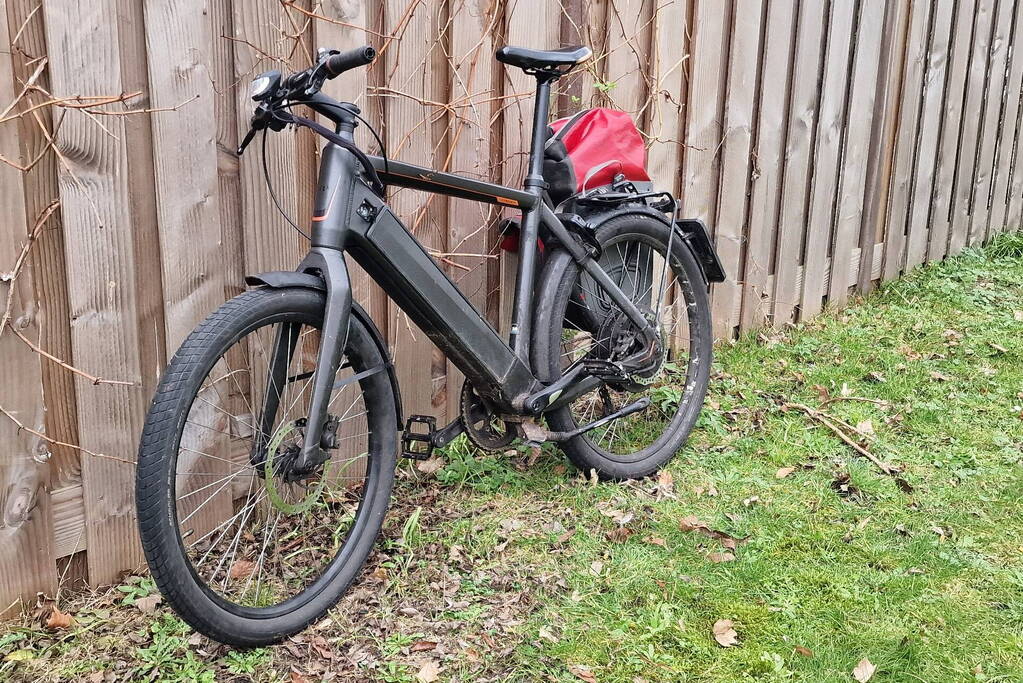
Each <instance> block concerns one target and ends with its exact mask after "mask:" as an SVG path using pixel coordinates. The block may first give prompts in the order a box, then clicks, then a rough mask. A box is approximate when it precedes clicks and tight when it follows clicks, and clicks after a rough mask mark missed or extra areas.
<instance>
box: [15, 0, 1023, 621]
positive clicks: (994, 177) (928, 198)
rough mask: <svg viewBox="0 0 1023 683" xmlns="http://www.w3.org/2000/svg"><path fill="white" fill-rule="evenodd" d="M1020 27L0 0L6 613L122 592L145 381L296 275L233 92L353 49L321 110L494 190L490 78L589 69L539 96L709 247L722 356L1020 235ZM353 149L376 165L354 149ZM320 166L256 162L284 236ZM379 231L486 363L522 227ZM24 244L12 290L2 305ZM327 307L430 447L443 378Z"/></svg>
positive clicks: (918, 15) (502, 154)
mask: <svg viewBox="0 0 1023 683" xmlns="http://www.w3.org/2000/svg"><path fill="white" fill-rule="evenodd" d="M1020 4H1021V3H1020V2H1018V1H1017V0H918V1H913V2H911V1H910V0H877V1H876V2H867V1H866V0H861V1H856V0H833V1H832V2H828V3H822V2H810V1H809V0H803V1H802V2H798V3H796V2H788V1H785V0H762V1H761V0H757V1H756V2H754V1H752V0H749V1H747V0H728V1H727V2H725V1H717V0H715V1H711V0H685V1H684V0H678V1H673V2H656V1H655V0H562V1H560V2H559V1H555V0H388V1H387V2H386V3H373V2H367V1H366V0H294V1H293V2H292V1H291V0H288V1H281V0H256V1H255V2H245V3H243V2H240V0H153V1H152V2H140V1H139V0H81V2H78V3H65V2H58V1H57V0H43V2H42V3H41V4H40V3H39V2H38V0H7V1H6V2H4V3H3V4H2V5H0V19H2V25H0V28H2V29H3V30H2V31H0V37H6V38H7V42H8V45H9V48H8V49H7V50H6V51H4V52H0V79H2V80H3V83H2V84H0V155H2V156H0V182H2V186H0V199H2V202H0V212H2V213H3V217H4V221H3V225H2V226H0V274H3V275H4V276H5V279H4V281H3V284H0V294H2V295H4V300H3V301H2V302H0V303H2V304H3V305H4V306H6V302H7V295H8V294H10V302H11V307H12V308H11V310H12V311H13V313H14V316H15V318H16V319H18V320H20V324H23V325H25V327H24V328H19V331H21V332H22V333H23V334H24V336H25V339H26V340H27V341H23V340H21V339H18V338H17V336H15V335H14V330H12V329H5V330H3V331H0V366H2V368H3V370H2V371H3V373H4V374H3V376H4V379H5V382H4V387H3V388H2V389H0V407H3V409H4V411H5V412H7V413H9V415H3V414H0V445H2V446H5V447H6V448H5V450H4V451H3V453H4V454H5V455H3V456H0V484H4V485H5V487H4V488H3V489H0V490H2V491H3V493H2V494H0V504H2V506H3V510H4V511H5V516H4V520H5V522H6V523H5V525H4V526H0V534H2V535H3V538H5V539H8V540H10V541H11V542H10V543H7V544H5V547H4V550H2V551H0V603H2V604H0V608H2V607H5V606H6V605H8V604H11V603H12V602H14V601H15V600H16V599H18V598H28V599H31V598H32V597H33V595H34V593H35V591H37V590H52V589H53V587H54V583H55V582H56V577H57V571H56V566H57V564H56V563H57V561H63V562H66V563H67V564H66V565H61V566H62V567H64V566H67V567H69V568H70V569H71V575H74V574H75V573H76V572H78V571H80V569H79V568H84V569H82V570H81V571H84V573H85V576H84V578H87V579H88V580H89V581H91V582H92V583H103V582H108V581H111V580H114V579H115V578H116V577H117V575H118V573H119V572H121V571H123V570H125V569H132V568H134V567H135V566H136V565H137V564H138V563H139V562H140V559H141V557H140V553H139V550H138V545H137V542H136V541H135V540H134V539H135V521H134V506H133V501H132V499H131V491H132V483H133V468H132V462H133V460H134V452H135V447H136V441H137V437H138V433H139V430H140V428H141V422H142V416H143V413H144V410H145V407H146V405H147V403H148V399H149V397H150V396H151V394H152V391H153V388H154V386H155V383H156V381H157V378H158V374H159V372H160V369H161V368H162V367H163V365H164V363H165V360H166V358H167V355H168V354H169V353H171V352H173V350H174V349H175V348H176V347H177V345H178V344H179V342H180V340H181V339H182V338H183V337H184V335H185V334H187V333H188V331H189V330H190V329H191V328H192V327H193V326H194V325H195V323H196V322H197V321H198V320H199V319H200V318H202V317H203V316H204V315H206V314H207V313H208V312H209V311H211V310H212V309H213V308H214V307H216V306H217V305H218V304H219V303H220V302H221V301H223V300H224V299H226V298H228V297H230V296H233V295H235V294H237V293H239V292H241V291H242V290H243V289H244V284H243V282H242V277H243V275H244V274H245V273H247V272H255V271H262V270H267V269H277V268H293V267H294V266H295V265H296V263H297V260H298V258H299V257H300V255H301V254H302V252H303V249H304V246H305V244H304V241H303V239H302V238H301V237H300V236H299V235H298V233H297V232H296V231H295V230H294V229H293V228H292V226H291V225H289V223H288V221H287V220H286V219H285V217H284V216H282V215H281V213H280V212H279V211H278V210H277V208H276V207H275V205H274V202H273V201H272V200H271V198H270V196H269V195H268V193H267V188H266V185H265V182H264V177H263V169H262V154H261V146H262V145H261V143H262V141H261V140H260V139H257V140H256V141H255V142H254V143H253V145H252V147H251V148H250V151H249V153H248V154H246V155H245V156H244V157H243V158H242V159H239V158H238V157H237V155H236V154H235V149H236V147H237V144H238V141H239V138H240V136H241V135H242V134H244V133H245V131H246V130H247V127H248V119H249V116H250V112H251V106H252V104H251V102H250V100H249V99H248V95H247V92H246V91H247V85H248V82H249V81H250V80H251V78H252V77H253V76H254V75H256V73H258V72H260V71H263V70H267V69H271V68H280V69H282V70H287V69H292V68H300V67H303V66H305V65H307V64H309V63H310V60H311V59H313V57H314V55H315V50H316V48H317V47H321V46H322V47H335V48H340V49H348V48H352V47H355V46H358V45H361V44H364V43H370V44H373V45H374V46H375V47H376V48H377V49H378V50H379V51H380V52H381V57H380V59H379V60H378V62H377V63H376V64H374V65H373V66H372V67H370V68H368V69H364V70H357V71H354V72H352V73H349V74H345V75H344V76H343V77H341V78H339V79H337V80H335V81H332V82H331V83H329V85H328V86H327V90H328V92H330V93H331V94H333V95H335V96H337V97H339V98H342V99H347V100H351V101H354V102H356V103H357V104H358V105H359V106H360V107H361V108H362V111H363V115H364V116H365V117H366V119H367V120H368V121H369V123H370V124H372V125H373V126H374V127H375V128H377V129H379V131H380V133H381V134H382V136H383V138H384V140H385V142H386V146H387V147H388V151H389V153H390V155H391V156H393V157H395V158H400V159H403V160H408V161H412V162H416V163H422V164H428V165H434V166H436V167H439V168H447V169H450V170H453V171H457V172H461V173H466V174H469V175H476V176H479V177H485V178H490V179H493V180H496V181H500V182H504V183H507V184H512V185H514V184H517V183H519V182H520V181H521V179H522V176H523V173H524V170H525V161H526V145H527V142H528V135H529V130H530V123H531V115H532V91H533V80H532V79H531V78H530V77H528V76H526V75H525V74H523V73H521V72H520V71H519V70H517V69H509V68H506V67H505V66H504V65H501V64H498V63H496V62H495V61H494V60H493V58H492V54H493V50H494V49H495V48H496V47H498V46H500V45H501V44H503V43H511V44H524V45H530V46H537V47H548V46H556V45H558V44H564V45H568V44H576V43H585V44H588V45H590V46H591V47H592V48H593V50H594V53H595V58H594V60H593V61H592V62H591V63H590V64H588V65H587V67H586V68H585V69H581V70H579V71H578V72H577V73H575V74H573V75H572V76H570V77H568V78H565V79H564V80H563V81H562V82H560V83H559V84H558V87H557V92H556V95H557V97H556V107H555V112H554V113H555V114H556V115H557V116H564V115H569V114H572V113H574V112H576V111H578V110H579V109H581V108H584V107H587V106H593V105H613V106H616V107H619V108H622V109H625V110H626V111H629V112H630V113H632V114H633V116H634V117H635V119H636V121H637V124H638V126H639V127H640V129H641V130H642V132H643V135H644V139H645V140H646V141H647V144H648V166H649V170H650V174H651V177H652V178H653V179H654V181H655V184H656V186H657V187H658V188H662V189H668V190H672V191H675V192H677V193H678V194H679V196H680V197H681V200H682V207H683V213H684V214H685V215H686V216H688V217H696V218H701V219H703V220H704V221H706V222H707V225H708V227H709V228H710V230H711V232H712V234H713V235H714V239H715V241H716V243H717V246H718V250H719V253H720V255H721V258H722V261H723V262H724V264H725V267H726V270H727V273H728V279H727V281H726V282H725V283H722V284H721V285H719V286H715V287H714V290H713V292H712V301H713V314H714V319H715V324H714V329H715V332H716V334H717V336H718V337H719V338H722V339H725V338H731V337H733V336H734V335H735V334H736V332H737V331H739V332H741V331H745V330H751V329H755V328H757V327H759V326H762V325H764V324H772V325H774V326H776V327H784V326H785V325H786V324H789V323H792V322H797V321H800V320H806V319H808V318H810V317H812V316H814V315H816V314H817V313H819V312H820V311H821V310H822V309H823V308H824V307H825V306H828V305H841V304H842V303H843V302H844V301H845V300H846V298H847V297H848V295H849V292H850V289H851V288H855V289H857V290H859V291H868V290H869V289H871V288H872V287H873V286H875V285H876V284H877V283H879V282H881V281H883V280H886V279H890V278H892V277H896V276H898V275H899V274H900V273H902V272H904V271H905V270H906V269H909V268H912V267H914V266H916V265H918V264H920V263H923V262H925V261H933V260H937V259H941V258H944V257H945V256H946V254H948V253H956V252H958V251H959V250H961V249H962V248H963V247H965V246H969V245H976V244H981V243H983V242H985V241H986V240H988V239H990V237H991V236H993V235H995V234H997V233H999V232H1002V231H1004V230H1017V229H1019V227H1020V226H1019V223H1020V220H1021V214H1023V161H1021V159H1020V152H1021V149H1020V139H1019V138H1020V134H1021V132H1023V106H1021V105H1023V48H1021V46H1023V32H1021V29H1023V9H1021V8H1020ZM81 97H86V98H93V99H80V98H81ZM53 98H57V99H56V100H54V99H53ZM357 137H358V139H359V140H360V141H361V142H363V143H364V144H366V145H367V147H368V148H370V149H373V150H376V148H377V144H376V143H375V142H374V141H373V139H372V136H371V135H369V131H368V130H367V128H366V126H360V128H359V130H358V132H357ZM51 142H52V143H53V144H52V145H51ZM321 144H322V142H318V141H317V140H316V139H315V138H314V137H313V136H312V135H311V134H310V132H309V131H304V130H303V131H298V132H295V131H285V132H282V133H279V134H274V135H271V136H269V138H268V140H267V162H268V166H269V175H270V178H271V182H272V184H273V188H274V191H275V193H276V195H277V198H278V200H279V201H280V204H281V208H282V209H283V210H284V213H285V214H287V216H288V217H289V218H290V219H292V220H294V221H295V222H296V224H297V226H298V227H299V228H300V229H302V230H305V229H306V227H307V226H308V221H309V218H310V216H309V214H310V212H311V201H312V188H311V184H312V180H313V178H314V174H315V171H316V165H317V163H318V156H319V155H318V149H319V146H320V145H321ZM391 199H392V200H393V206H394V207H395V209H396V211H397V213H399V214H400V215H401V216H402V218H403V219H404V220H405V221H406V222H407V224H408V226H409V229H410V230H412V231H413V232H414V233H415V234H416V235H417V236H418V237H419V238H420V239H421V240H422V241H423V243H424V244H425V245H426V246H427V248H428V249H429V250H431V252H433V253H434V254H435V256H436V258H437V259H438V261H439V262H440V263H441V264H442V266H443V267H444V269H445V270H446V272H447V273H448V274H449V275H450V276H451V278H452V279H453V280H454V281H456V282H457V283H458V284H459V286H461V287H462V288H463V290H464V291H465V292H466V294H467V296H469V298H471V299H472V300H473V301H474V302H475V303H476V304H477V305H478V306H480V307H481V308H482V309H483V310H484V311H485V313H486V315H487V316H488V317H489V318H490V319H491V320H492V321H494V323H495V324H496V325H497V326H498V327H500V328H501V329H502V330H503V331H504V332H507V328H508V318H509V315H510V308H511V298H512V297H511V294H512V291H513V287H512V284H513V282H514V276H515V265H516V257H515V254H513V253H506V252H502V251H499V250H497V248H496V247H497V242H498V235H497V234H496V231H495V226H496V224H497V223H498V219H499V218H502V217H506V216H514V215H515V213H514V212H511V211H507V210H505V211H498V210H497V209H495V208H493V207H488V206H484V207H481V206H478V205H475V204H471V203H469V202H465V201H462V200H450V199H445V198H442V197H429V196H427V195H424V194H422V193H416V192H412V191H409V190H401V191H392V197H391ZM37 227H38V228H39V230H38V233H39V234H38V235H37V236H36V237H37V238H36V239H35V240H32V241H27V240H28V236H29V235H30V234H32V233H33V232H35V229H36V228H37ZM26 244H28V245H29V246H28V252H26V253H28V258H27V259H26V261H25V262H26V263H27V264H28V266H30V267H31V268H30V269H27V270H24V272H23V274H22V275H20V276H19V277H18V278H17V280H16V282H15V284H14V286H13V291H12V287H11V285H10V284H8V282H7V279H8V278H7V275H8V274H9V272H10V270H11V268H12V267H13V263H14V261H15V260H16V259H17V258H18V254H20V253H22V250H23V249H25V248H26V247H25V245H26ZM352 276H353V284H354V291H355V297H356V299H357V300H359V301H361V302H362V303H363V304H364V305H366V306H367V308H368V309H369V310H370V311H371V312H372V314H373V316H374V318H375V319H376V320H377V322H378V324H379V326H380V327H381V329H382V330H383V332H384V334H385V336H386V337H387V339H388V340H389V341H390V344H391V346H392V349H393V351H394V353H395V356H396V365H397V367H398V368H399V374H400V379H401V382H402V390H403V391H402V393H403V395H404V399H405V403H406V405H405V411H406V412H407V413H413V412H415V413H428V414H433V415H436V416H438V418H441V419H443V418H450V417H453V416H454V415H455V414H456V411H457V407H458V403H457V396H458V391H459V389H460V386H461V382H462V377H461V375H460V374H459V372H458V371H457V369H456V368H455V367H454V366H453V365H452V364H451V363H450V362H449V361H448V360H447V359H445V358H443V356H442V355H441V354H440V352H439V351H438V350H437V349H436V348H435V347H434V346H433V344H431V343H430V342H429V341H428V340H427V339H426V337H425V335H423V334H422V333H421V332H420V331H419V330H417V329H415V327H414V326H413V325H411V323H410V322H409V321H408V319H407V318H406V317H405V315H404V314H403V313H401V312H400V311H399V310H398V309H397V308H396V307H395V306H394V305H393V304H392V303H389V302H388V301H387V300H386V297H385V296H384V295H383V293H382V290H380V288H379V287H376V286H375V285H373V284H372V283H371V282H370V281H369V279H368V277H366V275H365V274H364V273H362V272H361V271H359V269H358V268H354V267H353V269H352ZM29 342H30V343H29ZM44 352H45V353H46V354H48V355H46V356H44V355H43V353H44ZM70 368H77V370H78V371H77V372H76V371H75V370H72V369H70ZM9 377H14V378H15V379H14V380H8V378H9ZM94 377H99V378H104V379H106V380H120V381H124V382H127V383H128V384H127V385H125V384H110V383H109V382H106V381H101V382H99V383H98V385H94V383H93V381H92V379H91V378H94ZM12 387H17V389H18V390H17V391H12V390H11V388H12ZM44 407H45V412H44V411H43V408H44ZM12 417H13V418H14V419H12ZM15 419H16V420H18V421H19V422H21V423H22V424H23V425H24V427H25V429H21V428H19V426H18V423H17V422H15V421H14V420H15ZM29 430H31V431H29ZM35 431H38V432H40V433H42V434H43V435H44V437H40V436H38V435H36V434H34V433H33V432H35ZM46 441H50V442H51V443H50V444H49V452H51V453H52V457H51V458H50V459H49V460H47V459H46V458H45V457H44V453H45V452H46V443H45V442H46ZM80 449H85V450H80ZM33 457H34V459H33ZM12 486H13V488H12ZM12 506H13V508H16V510H15V512H16V514H13V515H11V514H8V513H10V511H11V509H12ZM12 520H13V521H12ZM14 548H17V549H18V550H17V551H16V552H17V556H15V555H13V554H12V553H13V552H14V551H13V550H12V549H14ZM61 558H64V559H63V560H62V559H61Z"/></svg>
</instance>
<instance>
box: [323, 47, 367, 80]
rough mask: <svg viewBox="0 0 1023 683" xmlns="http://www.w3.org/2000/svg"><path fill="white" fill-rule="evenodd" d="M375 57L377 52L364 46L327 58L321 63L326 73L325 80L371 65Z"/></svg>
mask: <svg viewBox="0 0 1023 683" xmlns="http://www.w3.org/2000/svg"><path fill="white" fill-rule="evenodd" d="M376 57H377V51H376V50H374V49H373V48H372V47H371V46H369V45H365V46H363V47H357V48H355V49H354V50H349V51H348V52H341V53H338V54H336V55H331V56H330V57H327V59H326V61H324V62H323V68H324V70H326V72H327V78H336V77H337V76H340V75H341V74H343V73H344V72H345V71H349V70H351V69H356V68H358V67H360V66H366V65H367V64H372V63H373V60H374V59H376Z"/></svg>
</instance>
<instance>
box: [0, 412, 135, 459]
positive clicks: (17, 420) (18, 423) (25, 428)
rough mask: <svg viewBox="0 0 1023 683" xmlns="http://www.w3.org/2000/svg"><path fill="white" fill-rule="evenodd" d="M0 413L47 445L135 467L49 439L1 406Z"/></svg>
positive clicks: (64, 442) (73, 445)
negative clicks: (62, 447)
mask: <svg viewBox="0 0 1023 683" xmlns="http://www.w3.org/2000/svg"><path fill="white" fill-rule="evenodd" d="M0 413H3V414H4V415H6V416H7V417H8V418H10V420H11V422H13V423H14V424H15V425H17V427H18V429H20V430H22V431H25V432H28V433H29V434H31V435H33V436H38V437H39V438H40V439H42V440H44V441H46V442H47V443H49V444H50V445H52V446H64V447H65V448H73V449H74V450H76V451H78V452H79V453H84V454H85V455H88V456H91V457H93V458H102V459H103V460H114V461H116V462H121V463H124V464H126V465H131V466H132V467H134V466H135V463H134V462H132V461H131V460H125V459H124V458H118V457H116V456H113V455H106V454H105V453H96V452H94V451H90V450H89V449H88V448H83V447H82V446H77V445H75V444H73V443H67V442H66V441H58V440H57V439H51V438H50V437H48V436H46V435H45V434H43V433H42V432H38V431H36V430H34V429H32V428H31V427H26V426H25V424H24V423H23V422H22V421H21V420H19V419H18V418H16V417H15V416H14V415H13V414H11V413H10V412H9V411H8V410H7V409H6V408H4V407H3V406H0Z"/></svg>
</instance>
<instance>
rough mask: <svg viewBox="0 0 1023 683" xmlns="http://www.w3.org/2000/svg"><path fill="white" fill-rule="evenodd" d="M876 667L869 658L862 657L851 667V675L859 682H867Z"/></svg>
mask: <svg viewBox="0 0 1023 683" xmlns="http://www.w3.org/2000/svg"><path fill="white" fill-rule="evenodd" d="M876 670H877V667H876V666H874V665H873V664H871V663H870V660H869V659H867V658H866V657H864V658H863V659H861V660H860V663H859V664H857V665H856V668H855V669H853V671H852V675H853V678H855V679H856V680H857V681H859V683H867V681H869V680H870V678H871V677H872V676H873V675H874V671H876Z"/></svg>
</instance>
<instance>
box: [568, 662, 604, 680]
mask: <svg viewBox="0 0 1023 683" xmlns="http://www.w3.org/2000/svg"><path fill="white" fill-rule="evenodd" d="M568 670H569V671H571V672H572V674H573V675H574V676H575V677H576V678H578V679H580V680H583V681H586V683H597V677H596V676H594V675H593V671H592V670H590V667H588V666H584V665H582V664H571V665H569V667H568Z"/></svg>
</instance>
